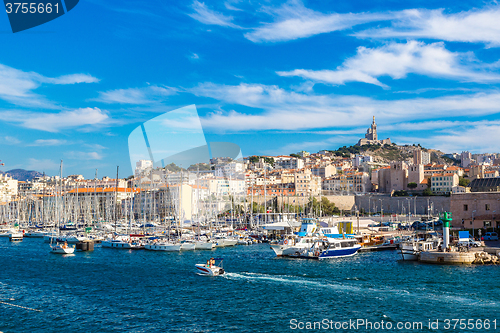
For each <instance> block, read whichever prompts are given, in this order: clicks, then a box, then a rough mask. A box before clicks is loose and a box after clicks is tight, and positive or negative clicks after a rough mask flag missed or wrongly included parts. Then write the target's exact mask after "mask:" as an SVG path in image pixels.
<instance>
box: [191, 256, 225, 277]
mask: <svg viewBox="0 0 500 333" xmlns="http://www.w3.org/2000/svg"><path fill="white" fill-rule="evenodd" d="M195 268H196V270H195V272H196V273H197V274H198V275H203V276H219V275H223V274H224V273H225V271H224V268H222V258H210V259H209V260H207V263H206V264H196V265H195Z"/></svg>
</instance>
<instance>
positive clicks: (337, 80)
mask: <svg viewBox="0 0 500 333" xmlns="http://www.w3.org/2000/svg"><path fill="white" fill-rule="evenodd" d="M468 58H470V55H469V54H460V53H453V52H450V51H448V50H446V49H445V47H444V44H443V43H442V42H439V43H433V44H425V43H422V42H417V41H409V42H407V43H390V44H388V45H384V46H381V47H379V48H375V49H369V48H366V47H359V48H358V51H357V54H356V55H355V56H354V57H352V58H349V59H347V60H346V61H344V63H343V64H342V65H341V66H339V67H337V69H336V70H319V71H313V70H305V69H296V70H293V71H288V72H283V71H282V72H277V73H278V75H281V76H300V77H302V78H305V79H309V80H313V81H316V82H323V83H328V84H344V83H345V82H349V81H358V82H365V83H370V84H375V85H378V86H381V87H384V88H387V85H385V84H383V83H382V82H380V81H379V80H378V79H377V78H378V77H381V76H390V77H392V78H393V79H401V78H404V77H406V75H408V74H410V73H416V74H421V75H427V76H431V77H438V78H448V79H456V80H462V81H473V82H492V81H494V82H498V81H500V75H498V74H493V73H491V72H482V71H477V70H476V71H474V70H471V69H469V68H468V67H467V66H466V65H463V64H462V62H464V61H467V60H466V59H468Z"/></svg>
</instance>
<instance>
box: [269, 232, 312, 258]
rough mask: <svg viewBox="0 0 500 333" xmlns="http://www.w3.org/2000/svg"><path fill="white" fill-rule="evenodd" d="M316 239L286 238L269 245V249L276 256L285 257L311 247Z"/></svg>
mask: <svg viewBox="0 0 500 333" xmlns="http://www.w3.org/2000/svg"><path fill="white" fill-rule="evenodd" d="M317 240H318V237H300V238H298V239H295V238H287V239H285V240H283V241H281V242H280V243H279V244H273V245H271V249H272V250H273V251H274V253H276V256H278V257H282V256H283V257H286V256H289V255H294V254H295V253H297V252H302V251H303V250H305V249H309V248H311V247H312V246H313V245H314V243H315V242H316V241H317Z"/></svg>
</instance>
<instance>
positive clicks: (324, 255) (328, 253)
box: [318, 245, 361, 259]
mask: <svg viewBox="0 0 500 333" xmlns="http://www.w3.org/2000/svg"><path fill="white" fill-rule="evenodd" d="M360 248H361V245H356V246H353V247H348V248H340V249H328V250H325V251H323V252H321V254H320V255H319V257H318V259H332V258H343V257H351V256H353V255H355V254H356V253H358V250H359V249H360Z"/></svg>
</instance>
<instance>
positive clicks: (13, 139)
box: [0, 136, 21, 145]
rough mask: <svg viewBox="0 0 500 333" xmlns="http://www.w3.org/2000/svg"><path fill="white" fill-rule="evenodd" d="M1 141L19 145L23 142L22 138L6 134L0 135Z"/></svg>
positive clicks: (6, 143)
mask: <svg viewBox="0 0 500 333" xmlns="http://www.w3.org/2000/svg"><path fill="white" fill-rule="evenodd" d="M0 143H2V144H5V145H18V144H20V143H21V140H19V139H18V138H16V137H13V136H4V137H0Z"/></svg>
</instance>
